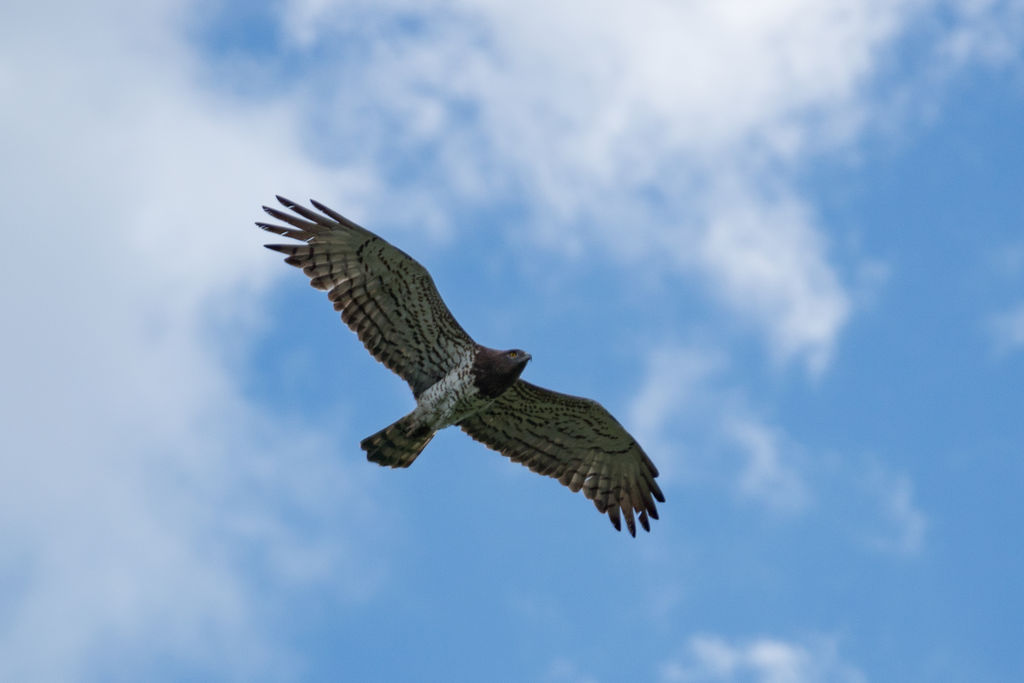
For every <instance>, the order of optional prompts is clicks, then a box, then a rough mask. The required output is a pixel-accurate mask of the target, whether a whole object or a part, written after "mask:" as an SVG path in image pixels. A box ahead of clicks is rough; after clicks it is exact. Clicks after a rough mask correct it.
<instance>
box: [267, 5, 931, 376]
mask: <svg viewBox="0 0 1024 683" xmlns="http://www.w3.org/2000/svg"><path fill="white" fill-rule="evenodd" d="M916 5H917V3H915V2H910V1H908V2H888V1H886V2H869V3H863V2H848V1H846V0H837V1H835V2H830V3H821V2H813V1H811V0H798V1H796V2H790V3H784V4H778V3H776V4H772V5H762V4H758V3H738V4H737V3H732V4H720V5H714V6H703V5H686V4H682V5H666V4H665V3H660V2H641V3H639V4H636V3H634V4H633V5H630V6H629V7H628V8H624V7H622V6H620V5H618V4H616V3H612V2H607V3H604V2H602V3H598V5H596V6H595V5H594V4H593V3H568V4H561V5H559V7H558V8H552V7H550V6H549V5H544V6H543V7H541V6H539V5H537V4H536V3H530V2H527V3H518V4H514V5H504V4H500V3H484V4H480V3H429V2H428V3H421V4H419V5H416V6H415V7H412V6H410V5H408V3H404V2H395V3H376V4H374V5H373V6H372V9H371V8H370V6H369V5H366V4H364V3H355V4H353V3H338V2H324V1H317V2H309V1H308V0H301V1H300V0H296V1H294V2H292V3H289V4H288V5H287V6H286V9H285V10H284V16H285V18H286V25H287V26H288V27H289V30H290V35H291V37H292V41H293V43H294V44H295V45H297V46H299V47H298V48H297V49H299V50H300V51H302V50H312V49H314V48H317V49H323V48H324V47H325V46H328V45H337V44H343V45H348V46H350V47H349V49H350V50H351V51H352V52H353V53H354V54H358V55H360V56H361V59H360V60H354V61H349V62H346V63H345V64H344V65H342V66H340V67H338V68H335V67H328V68H327V69H328V71H330V73H329V75H323V76H318V78H324V79H329V80H332V81H336V80H337V79H339V78H341V79H344V80H345V82H346V83H349V84H350V85H349V87H347V88H345V89H344V93H343V94H342V93H339V95H338V96H337V97H336V98H333V99H332V98H328V101H327V102H325V101H324V93H323V91H322V89H317V91H316V94H315V99H316V101H317V102H318V103H320V104H319V106H321V107H323V106H326V107H328V108H329V109H330V111H331V116H330V117H329V121H331V122H332V124H331V127H330V129H329V132H328V133H327V134H328V135H331V136H333V137H334V138H335V139H337V140H338V141H339V142H343V143H344V146H345V147H346V148H347V149H350V150H365V151H367V153H369V154H375V153H376V152H377V151H379V150H380V149H381V146H382V145H388V144H393V141H394V140H400V141H402V145H403V146H404V148H405V149H406V154H405V155H404V158H406V159H409V157H410V155H409V151H410V150H417V152H418V154H417V158H422V159H426V160H427V161H425V162H414V163H426V164H428V165H429V167H430V168H432V169H433V171H432V173H431V175H432V177H440V178H443V179H444V183H443V184H442V185H441V186H439V187H438V188H436V190H437V196H436V197H435V198H434V201H450V198H452V197H458V198H459V200H460V201H461V202H463V203H470V204H471V203H473V202H481V201H483V202H485V203H488V202H490V203H493V202H496V201H508V200H510V199H514V200H516V201H517V202H518V203H522V200H523V199H524V198H525V199H526V200H527V201H526V205H527V206H526V208H527V211H528V213H529V217H530V220H531V223H532V224H533V226H534V228H533V230H534V235H535V237H536V238H537V239H538V240H539V241H540V242H541V243H543V244H546V245H549V246H551V247H554V248H561V249H567V250H576V251H578V250H580V249H583V248H592V247H595V246H596V247H599V248H603V249H605V250H606V252H607V253H609V254H611V255H614V256H615V257H619V258H623V259H626V260H628V261H631V262H632V263H634V265H636V266H638V267H643V268H644V269H646V270H648V271H649V270H650V269H651V268H652V267H656V268H659V269H660V270H661V271H663V272H680V273H683V274H685V275H687V276H688V277H696V278H700V279H702V280H703V281H705V282H706V283H707V284H708V285H709V289H710V291H711V292H712V294H713V295H714V297H715V298H716V300H717V301H718V302H720V303H721V304H723V305H724V306H725V307H726V309H727V310H730V311H732V312H733V314H735V315H737V316H739V317H740V318H743V319H747V320H750V322H751V323H752V329H754V330H757V331H759V332H760V333H761V334H762V335H763V336H764V338H765V339H766V341H767V344H768V346H769V348H770V349H771V351H772V353H773V355H774V356H775V357H776V358H778V359H780V360H797V361H799V362H802V363H804V364H806V366H807V367H808V368H809V369H810V370H811V371H812V372H819V371H821V370H822V369H823V368H824V367H825V366H827V364H828V361H829V357H830V354H831V352H832V349H833V347H834V345H835V341H836V338H837V335H838V334H839V333H840V331H841V329H842V328H843V326H844V324H845V323H846V321H847V319H848V317H849V315H850V295H849V293H848V291H847V285H846V284H845V283H844V277H842V276H841V274H840V273H839V272H838V269H837V268H836V267H835V265H834V263H833V261H832V255H830V254H829V253H828V249H827V240H826V239H825V238H824V236H823V233H824V229H823V226H821V225H819V224H817V223H816V221H815V220H814V219H813V211H811V210H810V209H809V208H808V202H807V200H806V199H805V198H803V197H801V196H800V193H799V191H798V190H797V188H796V186H795V185H794V184H792V183H791V182H789V181H788V180H787V178H789V177H790V176H791V175H792V174H793V172H794V171H796V170H798V169H799V168H800V167H801V164H802V163H804V162H806V161H807V160H808V159H811V158H814V156H815V155H817V154H819V153H821V152H823V151H826V150H830V149H834V148H836V146H843V145H846V144H847V143H849V141H851V140H853V139H855V138H856V135H857V134H858V132H859V131H860V130H862V128H863V126H864V125H865V118H866V108H867V104H868V95H867V90H868V88H867V86H868V84H869V83H870V81H871V79H872V77H873V76H874V74H875V73H876V71H877V69H878V68H879V64H878V61H877V60H878V58H879V54H880V52H881V51H880V50H879V49H878V48H879V47H880V46H882V45H885V44H886V43H887V42H888V41H891V40H893V39H894V38H895V37H896V36H898V35H899V34H900V32H901V30H902V29H903V27H904V26H905V22H907V21H909V19H910V18H911V17H912V16H913V14H914V11H915V8H916ZM367 27H372V30H365V29H366V28H367ZM313 70H314V71H316V69H315V68H313ZM371 82H372V84H373V85H374V87H361V84H366V85H369V84H370V83H371ZM352 91H358V92H360V93H361V97H360V98H357V100H356V101H354V100H353V98H352V97H350V96H349V93H351V92H352ZM367 112H373V115H374V117H375V120H377V121H380V122H381V123H379V124H378V127H379V128H380V130H379V131H378V133H379V137H377V136H369V139H368V138H367V136H366V135H365V133H364V131H365V126H362V125H359V122H360V121H362V120H365V118H366V116H367ZM356 131H359V133H358V137H356V135H357V133H356ZM377 156H380V155H377ZM407 163H408V162H407Z"/></svg>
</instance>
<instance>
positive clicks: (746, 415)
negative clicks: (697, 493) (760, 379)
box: [629, 346, 810, 512]
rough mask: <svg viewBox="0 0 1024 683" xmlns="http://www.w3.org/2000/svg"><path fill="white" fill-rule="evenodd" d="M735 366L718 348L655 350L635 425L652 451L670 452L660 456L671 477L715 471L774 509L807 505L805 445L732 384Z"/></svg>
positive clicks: (636, 401)
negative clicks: (768, 418)
mask: <svg viewBox="0 0 1024 683" xmlns="http://www.w3.org/2000/svg"><path fill="white" fill-rule="evenodd" d="M728 371H729V367H728V364H727V363H726V362H725V360H724V359H723V357H722V355H721V354H719V353H716V352H712V351H707V350H702V349H698V348H686V347H673V346H665V347H662V348H658V349H655V350H654V351H652V352H650V354H649V356H648V360H647V371H646V374H645V377H644V380H643V383H642V384H641V386H640V389H639V390H638V392H637V394H636V396H635V397H634V398H633V400H632V401H631V403H630V409H629V424H630V425H631V426H632V427H633V429H634V430H635V433H636V435H637V438H639V439H640V441H641V442H642V443H644V445H645V448H646V449H647V451H648V452H650V453H657V454H663V455H664V456H665V457H664V458H657V459H656V460H657V462H658V466H659V468H660V469H661V471H662V473H663V475H664V476H665V478H666V480H672V479H675V478H677V477H678V478H681V479H692V478H694V477H697V478H707V479H710V480H712V481H716V482H718V483H719V484H720V485H723V486H725V487H726V488H729V489H731V490H733V491H735V492H736V493H737V494H738V495H739V496H740V497H741V498H742V499H744V500H749V501H753V502H755V503H757V504H759V505H762V506H765V507H767V508H770V509H773V510H776V511H780V512H795V511H799V510H802V509H803V508H804V507H805V506H806V505H807V503H808V501H809V498H810V494H809V491H808V490H807V484H806V481H805V478H806V473H805V472H804V469H805V467H804V466H803V464H802V462H801V460H800V458H799V454H800V453H801V449H800V448H799V447H798V446H797V445H796V444H794V443H793V442H792V440H791V439H790V438H788V437H787V436H786V434H785V433H784V432H783V430H781V429H778V428H775V427H772V426H771V425H769V424H768V423H767V422H766V421H765V420H764V419H763V418H762V417H760V416H759V415H757V413H756V412H755V411H754V410H752V409H751V408H750V406H749V405H748V403H749V401H748V399H747V397H746V396H745V395H744V394H743V393H742V392H740V391H738V390H737V389H736V388H735V387H731V386H729V384H728ZM680 454H682V455H680ZM673 456H674V457H673Z"/></svg>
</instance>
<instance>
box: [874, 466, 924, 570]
mask: <svg viewBox="0 0 1024 683" xmlns="http://www.w3.org/2000/svg"><path fill="white" fill-rule="evenodd" d="M866 486H867V487H868V490H869V491H871V492H872V493H873V496H874V499H875V501H876V503H875V504H876V505H877V509H878V513H877V517H878V519H879V521H878V527H879V531H876V532H875V533H874V534H872V535H871V536H870V537H869V543H870V545H871V546H873V547H874V548H876V549H878V550H881V551H885V552H889V553H895V554H897V555H904V556H912V555H917V554H918V553H919V552H920V551H921V549H922V547H923V546H924V540H925V534H926V533H927V531H928V518H927V517H926V516H925V514H924V512H923V511H922V510H921V509H920V508H919V507H918V506H917V504H916V503H915V502H914V487H913V483H912V482H911V480H910V479H909V478H908V477H907V476H906V475H901V474H895V473H892V472H888V471H886V470H884V469H882V468H880V467H875V468H874V469H873V470H872V472H871V473H870V474H869V476H868V479H867V481H866Z"/></svg>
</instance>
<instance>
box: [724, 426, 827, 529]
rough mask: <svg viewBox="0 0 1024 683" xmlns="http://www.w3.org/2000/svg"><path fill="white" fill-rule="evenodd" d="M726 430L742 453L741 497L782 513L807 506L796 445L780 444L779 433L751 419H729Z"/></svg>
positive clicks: (738, 484) (739, 481)
mask: <svg viewBox="0 0 1024 683" xmlns="http://www.w3.org/2000/svg"><path fill="white" fill-rule="evenodd" d="M723 429H724V431H725V434H726V435H727V437H728V438H730V439H732V440H733V441H734V442H735V444H736V446H738V447H739V449H740V451H741V452H742V454H743V458H744V461H745V462H744V463H743V465H742V468H741V470H740V472H739V480H738V483H737V487H738V490H739V492H740V493H741V494H742V495H744V496H746V497H748V498H751V499H753V500H756V501H759V502H761V503H763V504H765V505H767V506H769V507H771V508H774V509H776V510H780V511H796V510H799V509H801V508H803V507H804V506H805V505H806V504H807V499H808V492H807V489H806V484H805V483H804V475H803V474H801V473H800V471H799V470H798V469H797V467H796V466H795V464H794V463H793V460H795V458H794V457H793V455H792V451H793V450H794V449H795V446H794V445H793V444H791V443H781V437H780V435H779V434H778V433H777V431H776V430H773V429H771V428H770V427H768V426H767V425H765V424H764V423H762V422H760V421H758V420H756V419H752V418H750V417H739V418H732V419H729V420H728V421H727V422H726V423H725V425H724V427H723ZM786 450H788V451H789V452H790V454H789V455H786Z"/></svg>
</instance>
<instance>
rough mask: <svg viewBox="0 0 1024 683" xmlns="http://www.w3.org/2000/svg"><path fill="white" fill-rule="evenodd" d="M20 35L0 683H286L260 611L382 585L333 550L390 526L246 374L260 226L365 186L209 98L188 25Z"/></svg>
mask: <svg viewBox="0 0 1024 683" xmlns="http://www.w3.org/2000/svg"><path fill="white" fill-rule="evenodd" d="M5 15H6V17H5V22H7V23H8V25H9V26H10V25H16V26H18V27H19V30H17V31H10V32H8V35H7V37H6V38H5V40H4V42H3V45H0V64H2V65H3V66H2V69H0V72H2V73H3V77H2V86H3V91H2V95H0V97H2V104H3V109H4V127H3V130H2V131H0V146H2V147H3V149H4V154H3V155H2V158H0V167H2V169H3V175H4V178H5V182H4V184H3V186H2V187H0V197H2V198H3V200H4V201H3V203H4V206H5V207H6V208H5V225H6V226H7V229H8V235H9V237H10V238H11V239H10V243H9V245H8V247H7V248H5V249H4V250H2V252H0V273H2V275H0V277H2V278H3V282H4V286H3V287H2V288H0V305H2V306H3V308H4V310H5V312H6V320H7V323H6V324H7V326H8V327H7V329H5V330H4V333H3V335H2V337H0V352H2V353H3V356H4V358H5V361H6V363H5V365H6V369H5V373H4V391H3V392H2V394H0V402H2V405H0V433H2V434H3V435H4V436H3V440H4V445H3V455H2V456H0V548H2V550H0V574H2V575H3V576H4V577H5V582H4V585H5V587H4V588H3V589H2V601H3V603H4V604H5V610H4V612H5V614H4V616H3V617H0V652H2V653H3V656H2V657H0V678H2V679H4V680H39V681H45V680H76V679H82V678H84V677H87V676H96V677H99V678H106V677H107V676H106V675H105V672H106V673H109V667H111V666H116V667H117V672H118V673H119V674H121V675H128V676H129V677H131V675H132V674H131V672H132V671H134V670H135V669H134V667H140V669H139V670H138V673H139V675H140V676H142V677H145V676H144V674H145V672H146V669H145V667H146V666H150V665H152V662H153V661H156V660H158V659H160V658H170V659H171V660H173V661H176V662H182V663H184V664H185V665H186V666H188V667H189V668H190V670H191V669H195V670H198V671H207V672H211V673H216V674H218V675H226V676H229V677H230V676H238V677H241V678H246V679H248V678H253V677H259V676H271V677H273V676H287V675H288V672H290V671H292V668H291V667H293V666H294V662H293V661H292V660H291V659H290V654H289V653H288V652H287V651H286V650H285V649H283V647H282V646H280V645H279V644H278V641H277V639H276V638H274V637H273V635H274V627H275V625H276V624H277V623H279V622H280V620H281V619H283V618H285V617H286V616H287V615H286V614H285V613H284V611H283V605H282V604H280V603H278V602H276V600H275V599H273V598H271V597H268V596H272V595H275V594H282V595H288V596H290V597H291V598H293V599H300V598H301V596H302V594H303V591H304V590H306V589H308V587H310V586H314V585H315V586H319V587H320V588H322V589H323V591H324V592H325V593H327V594H329V595H331V596H332V599H336V600H340V601H344V600H354V599H360V598H361V597H363V596H365V595H367V594H369V593H372V591H373V590H374V589H375V581H376V579H374V578H372V577H374V576H375V575H376V574H377V573H378V572H375V571H367V568H366V567H364V566H359V567H357V565H356V562H357V559H358V560H360V561H363V562H370V563H371V564H372V563H374V561H375V560H376V563H377V564H380V561H379V558H375V557H374V555H373V553H370V552H369V551H366V550H363V549H361V548H362V547H363V546H362V543H361V538H360V537H359V536H357V535H354V534H353V533H351V532H347V533H346V534H344V535H341V536H339V535H338V534H337V532H336V530H335V529H333V528H330V527H331V526H332V525H333V524H336V523H337V522H338V520H340V519H346V520H350V519H352V518H356V519H360V518H364V517H365V516H366V515H368V514H372V511H373V505H372V502H370V501H368V500H367V499H366V497H365V496H364V495H363V494H361V493H360V490H361V488H360V487H359V486H356V485H354V483H353V476H354V475H352V474H351V473H349V472H347V471H346V469H345V468H344V467H343V466H342V465H340V464H339V463H338V459H337V457H336V454H335V450H336V445H335V444H334V443H333V442H332V441H331V440H330V439H328V438H326V437H323V436H318V435H317V434H316V433H315V432H312V433H311V432H310V431H309V429H308V426H306V425H300V424H295V423H294V422H293V421H289V420H284V419H281V418H280V417H278V416H271V415H267V414H266V413H265V412H263V411H262V410H261V409H260V408H259V407H258V406H254V405H251V404H250V403H248V402H247V400H246V399H245V397H244V396H243V394H242V391H241V388H240V387H239V386H237V384H236V382H237V378H236V377H234V376H233V374H232V372H231V369H232V368H237V365H238V361H237V358H236V356H237V355H238V354H239V353H241V352H244V348H243V345H241V344H240V343H239V342H237V341H233V340H236V339H239V338H242V337H244V336H245V334H246V333H247V331H251V329H252V326H253V324H254V323H257V322H258V321H259V317H260V309H261V307H262V304H261V303H260V298H259V297H260V295H261V292H262V290H263V289H264V288H265V287H266V285H267V284H268V280H269V273H270V272H271V268H273V267H274V266H276V265H278V264H277V262H276V260H275V259H267V258H266V256H267V255H266V254H265V253H264V252H263V250H262V249H259V248H258V245H259V244H260V235H259V234H258V231H257V230H255V229H254V228H253V227H252V225H251V221H252V220H253V219H254V218H257V217H258V216H257V215H256V213H255V211H256V209H257V207H258V205H259V203H260V202H261V201H265V200H266V199H268V198H270V197H271V196H272V194H271V193H272V192H274V191H285V192H287V188H289V187H290V188H302V190H303V191H309V192H317V191H322V190H325V189H326V188H328V187H332V188H333V191H332V192H331V193H327V192H324V193H323V194H322V195H321V196H324V197H328V198H329V197H330V196H337V195H338V193H339V192H342V193H343V192H347V191H354V189H357V188H361V187H366V186H368V185H372V175H370V174H368V173H365V172H362V171H359V170H358V169H342V170H338V171H326V170H325V169H323V168H320V167H317V166H315V165H312V164H310V163H309V162H308V161H306V160H304V159H303V158H302V156H301V155H300V154H299V153H297V152H296V151H295V150H296V148H297V147H298V145H297V142H296V136H295V133H294V122H295V121H296V120H297V118H298V117H297V116H296V115H295V113H294V112H292V111H290V110H289V108H288V107H287V106H284V105H280V104H274V103H270V104H267V105H266V106H264V107H259V108H246V109H243V108H240V107H238V106H235V105H231V104H229V103H226V102H223V101H219V100H217V99H215V98H213V97H210V96H209V95H207V94H204V93H203V92H202V91H200V90H199V89H198V88H196V87H195V86H193V85H192V84H191V74H190V67H191V65H192V58H191V56H190V53H189V52H188V49H187V47H186V45H185V44H184V42H183V38H182V33H181V32H180V31H177V30H174V29H176V28H178V27H179V26H180V22H181V20H182V17H181V16H180V15H179V14H178V9H177V6H176V3H165V4H162V3H143V4H141V5H140V4H138V3H131V2H108V3H106V4H103V5H97V3H91V4H90V5H89V6H88V7H86V6H85V5H74V4H72V5H67V4H66V3H56V4H53V5H46V4H44V3H26V4H24V5H23V6H17V7H12V8H8V9H6V10H5ZM15 15H16V16H15ZM56 15H59V16H60V17H61V20H60V21H57V22H54V21H52V17H53V16H56ZM12 22H13V23H12ZM295 434H305V436H301V437H296V436H295ZM382 569H383V568H381V570H382ZM7 579H10V580H9V581H8V580H7ZM126 652H129V653H132V654H131V655H130V656H126V655H125V654H124V653H126Z"/></svg>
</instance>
